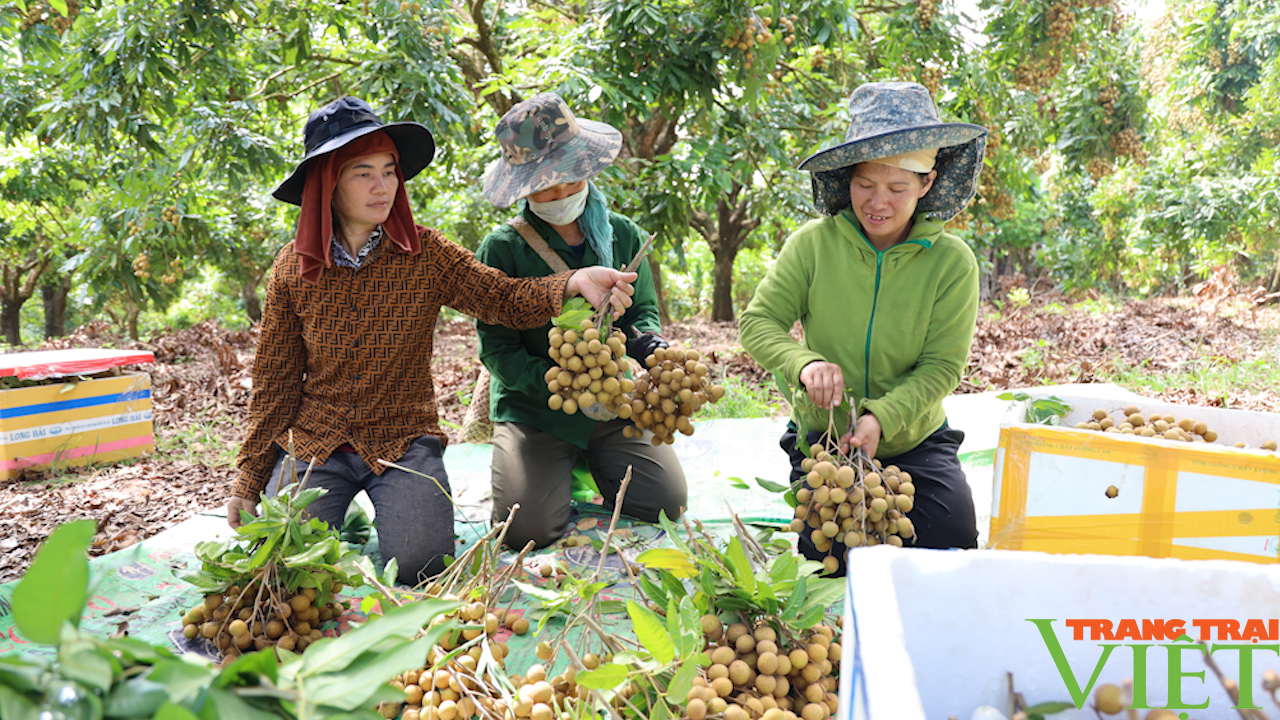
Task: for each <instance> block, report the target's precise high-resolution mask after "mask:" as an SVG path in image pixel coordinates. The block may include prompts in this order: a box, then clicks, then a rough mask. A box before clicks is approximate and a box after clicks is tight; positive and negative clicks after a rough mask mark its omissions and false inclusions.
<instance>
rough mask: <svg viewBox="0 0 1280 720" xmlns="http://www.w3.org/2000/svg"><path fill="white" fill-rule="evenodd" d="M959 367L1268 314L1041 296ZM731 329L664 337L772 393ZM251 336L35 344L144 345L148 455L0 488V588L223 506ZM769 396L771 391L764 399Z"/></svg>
mask: <svg viewBox="0 0 1280 720" xmlns="http://www.w3.org/2000/svg"><path fill="white" fill-rule="evenodd" d="M982 315H983V317H982V318H981V319H980V320H979V323H978V329H977V335H976V338H975V341H974V348H973V352H972V354H971V356H970V360H969V367H968V370H967V372H966V374H965V377H964V379H963V381H962V383H961V386H960V388H959V390H958V392H981V391H985V390H993V389H1002V388H1007V387H1023V386H1028V385H1043V384H1052V383H1066V382H1100V381H1106V380H1107V379H1108V378H1109V377H1110V376H1111V374H1112V373H1113V372H1114V371H1115V369H1116V368H1117V367H1134V366H1140V365H1143V364H1144V363H1145V364H1146V365H1145V370H1144V372H1147V373H1150V374H1152V375H1160V374H1168V373H1176V372H1178V371H1179V370H1181V369H1184V368H1187V367H1188V366H1189V364H1191V363H1195V362H1203V361H1205V360H1206V359H1209V358H1211V359H1216V361H1217V362H1220V363H1240V362H1248V361H1251V360H1254V359H1256V358H1258V357H1260V356H1267V354H1268V353H1270V352H1272V351H1271V349H1270V346H1271V345H1274V342H1275V333H1276V330H1277V328H1280V310H1277V309H1274V308H1263V309H1258V308H1256V307H1255V306H1252V305H1250V304H1248V303H1246V302H1244V301H1240V300H1228V301H1227V302H1219V303H1218V304H1213V303H1207V302H1204V300H1203V299H1195V300H1194V301H1193V300H1182V299H1176V300H1152V301H1141V302H1137V301H1129V302H1126V303H1123V304H1122V305H1119V306H1109V305H1107V304H1105V303H1101V302H1098V301H1093V302H1088V301H1086V302H1082V303H1075V304H1072V303H1068V302H1067V301H1065V300H1064V299H1062V298H1060V297H1055V296H1053V295H1052V294H1045V295H1043V296H1040V297H1031V298H1027V299H1026V300H1025V302H1024V303H1023V304H1022V305H1021V306H1018V307H1012V306H1010V305H1009V304H1006V305H1005V306H1004V307H1003V308H1001V309H999V310H997V309H996V308H994V307H986V308H984V309H983V313H982ZM737 335H738V332H737V326H736V324H734V323H712V322H708V321H704V320H695V321H690V322H682V323H676V324H674V325H672V326H671V327H669V328H668V329H667V336H668V338H669V339H670V340H672V341H674V342H677V343H679V344H682V345H686V346H689V347H695V348H698V349H700V350H702V351H704V353H706V354H707V356H708V357H709V358H710V364H711V365H712V368H713V372H714V373H719V374H721V375H737V376H740V377H741V378H742V379H743V380H745V381H749V382H751V383H755V384H759V385H762V386H765V387H772V385H773V383H772V381H771V380H770V379H769V378H768V377H767V375H766V373H765V372H764V370H763V369H762V368H760V367H759V366H758V365H756V363H755V362H754V361H753V360H752V359H751V358H750V357H749V356H748V355H747V354H746V353H745V352H743V351H742V348H741V346H740V345H739V344H738V340H737ZM254 343H255V335H254V333H253V332H251V331H243V332H233V331H227V330H224V329H222V328H219V327H218V326H216V325H214V324H212V323H204V324H201V325H197V326H195V327H192V328H189V329H186V330H180V331H174V332H166V333H162V334H159V335H158V336H156V337H153V338H151V339H150V341H148V342H141V343H131V342H128V341H124V340H122V339H121V338H119V337H117V336H114V335H112V334H110V332H109V331H108V329H107V328H106V326H105V325H102V324H96V325H90V326H86V327H83V328H80V329H79V330H77V331H76V332H75V333H74V334H73V335H72V336H70V337H67V338H61V339H59V340H57V341H52V342H49V343H46V344H45V345H43V346H42V347H41V349H54V348H65V347H130V348H136V349H145V350H151V351H152V352H154V353H155V355H156V362H155V364H154V365H153V366H150V367H148V368H147V370H148V371H149V372H150V374H151V379H152V402H153V405H154V419H155V433H156V441H157V452H156V453H155V454H153V455H151V456H149V457H146V458H143V459H141V460H138V461H134V462H131V463H126V464H122V465H117V466H112V467H98V468H90V469H81V470H65V471H61V472H56V473H47V474H33V475H29V476H28V477H26V478H23V479H20V480H13V481H8V482H0V582H7V581H10V580H14V579H17V578H18V577H19V576H20V575H21V573H22V572H23V571H24V570H25V569H26V567H27V565H28V564H29V563H30V559H31V556H32V553H33V552H34V551H35V549H36V547H37V546H38V545H39V543H40V542H41V541H42V540H43V539H44V538H45V537H46V536H48V534H49V533H50V532H51V531H52V529H53V528H54V527H55V526H57V525H58V524H60V523H63V522H66V521H68V520H72V519H75V518H80V517H92V518H94V519H95V520H97V522H98V535H97V537H96V538H95V541H94V547H93V550H92V552H93V553H94V554H104V553H108V552H113V551H116V550H121V549H124V548H126V547H129V546H130V545H132V544H134V543H136V542H138V541H140V540H143V539H145V538H147V537H150V536H152V535H155V534H156V533H158V532H160V531H162V530H164V529H166V528H169V527H172V526H173V525H175V524H177V523H179V522H181V521H182V520H184V519H186V518H188V517H191V516H192V515H193V514H195V513H196V512H198V511H199V510H201V509H204V508H209V507H213V506H217V505H221V504H223V502H225V498H226V497H227V495H228V493H229V490H230V487H231V485H232V483H233V480H234V477H235V471H234V466H233V458H234V451H235V449H236V448H237V447H238V445H239V443H240V441H241V439H242V437H243V434H244V430H245V426H246V422H247V418H248V405H249V397H250V388H251V382H250V368H251V365H252V360H253V349H254ZM435 347H436V357H435V359H434V362H433V367H434V371H435V382H436V396H437V403H438V406H439V409H440V415H441V423H442V425H443V427H444V428H445V430H446V431H447V432H449V433H450V435H451V436H454V438H455V439H456V433H457V431H458V429H459V428H460V426H461V423H462V420H463V417H464V415H465V413H466V410H467V403H469V402H470V399H471V393H472V390H473V388H474V385H475V379H476V376H477V373H478V371H479V368H480V364H479V361H478V360H477V359H476V337H475V332H474V330H473V327H472V324H471V323H470V322H469V321H467V320H465V319H455V320H446V319H442V320H441V322H440V323H439V325H438V326H437V329H436V345H435ZM775 392H776V391H775ZM1156 395H1157V396H1158V397H1160V398H1161V399H1163V400H1167V401H1170V402H1177V403H1184V404H1192V405H1222V404H1223V401H1224V399H1225V401H1226V404H1227V405H1229V406H1230V407H1233V408H1242V409H1255V410H1267V411H1275V410H1276V409H1277V408H1280V393H1277V392H1276V390H1275V389H1272V388H1247V387H1239V388H1231V389H1228V390H1227V391H1225V392H1223V391H1221V390H1219V391H1215V392H1208V391H1206V389H1205V388H1200V387H1189V386H1186V385H1177V386H1173V387H1171V389H1168V390H1165V391H1162V392H1160V393H1156Z"/></svg>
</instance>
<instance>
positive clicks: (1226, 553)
mask: <svg viewBox="0 0 1280 720" xmlns="http://www.w3.org/2000/svg"><path fill="white" fill-rule="evenodd" d="M1030 393H1031V394H1032V395H1033V396H1035V397H1045V396H1049V395H1054V396H1056V397H1058V398H1060V399H1062V400H1064V401H1066V402H1067V403H1068V404H1070V405H1072V406H1073V411H1072V412H1071V413H1070V414H1069V415H1068V416H1067V417H1066V418H1065V420H1064V425H1065V426H1064V427H1050V426H1045V425H1037V424H1029V423H1026V422H1024V420H1025V417H1026V416H1025V413H1026V405H1027V403H1015V404H1014V405H1013V407H1012V408H1011V410H1010V412H1009V414H1008V415H1007V416H1006V418H1005V422H1004V424H1003V425H1004V426H1003V427H1002V429H1001V433H1000V445H999V448H998V449H997V451H996V460H995V465H994V476H995V480H994V488H993V493H992V517H991V530H990V540H989V544H990V547H992V548H997V549H1008V550H1039V551H1044V552H1055V553H1101V554H1108V555H1145V556H1148V557H1173V558H1184V559H1226V560H1245V561H1249V562H1262V563H1275V562H1277V561H1280V457H1277V456H1276V454H1275V453H1274V452H1270V451H1264V450H1257V449H1254V450H1240V449H1236V448H1234V447H1231V444H1233V443H1235V442H1237V441H1241V442H1245V443H1247V444H1248V446H1249V447H1250V448H1258V447H1260V446H1261V445H1262V443H1263V442H1264V441H1265V440H1270V439H1280V415H1276V414H1272V413H1259V412H1247V411H1242V410H1224V409H1220V408H1209V407H1196V406H1185V405H1171V404H1167V403H1161V402H1157V401H1153V400H1151V399H1150V398H1144V397H1141V396H1138V395H1134V394H1132V393H1128V392H1125V391H1123V390H1119V389H1118V388H1115V386H1099V387H1093V388H1091V387H1090V386H1079V385H1077V386H1061V387H1058V388H1053V387H1048V388H1036V389H1035V390H1033V391H1030ZM1126 405H1136V406H1138V407H1139V408H1140V410H1141V412H1142V413H1143V415H1149V414H1151V413H1160V414H1170V415H1173V416H1175V417H1176V418H1178V419H1182V418H1184V417H1190V418H1194V419H1196V420H1201V421H1204V422H1205V423H1207V424H1208V426H1209V428H1210V429H1213V430H1216V431H1217V432H1218V439H1217V442H1216V443H1212V444H1211V443H1186V442H1175V441H1166V440H1160V439H1149V438H1143V437H1138V436H1135V435H1120V434H1116V433H1100V432H1096V431H1088V430H1075V429H1073V426H1074V425H1075V423H1076V422H1079V421H1082V420H1085V419H1092V413H1093V411H1094V409H1095V408H1102V409H1105V410H1108V411H1111V412H1112V417H1113V418H1119V417H1120V415H1121V414H1122V413H1121V412H1120V410H1121V408H1123V407H1124V406H1126ZM1116 421H1117V422H1119V420H1116ZM1109 487H1115V488H1116V491H1117V492H1118V495H1117V496H1116V497H1114V498H1111V497H1108V496H1107V490H1108V488H1109Z"/></svg>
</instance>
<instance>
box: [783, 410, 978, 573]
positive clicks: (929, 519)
mask: <svg viewBox="0 0 1280 720" xmlns="http://www.w3.org/2000/svg"><path fill="white" fill-rule="evenodd" d="M822 435H823V433H821V432H811V433H809V438H808V439H809V444H811V445H813V444H815V443H817V442H819V441H820V440H821V439H822ZM963 441H964V432H962V431H960V430H955V429H953V428H951V427H948V426H947V424H946V423H943V424H942V428H941V429H939V430H938V431H937V432H935V433H933V434H932V435H930V436H929V437H927V438H925V439H924V440H923V441H921V442H920V444H919V445H917V446H915V447H914V448H912V449H910V450H908V451H907V452H904V453H902V454H901V455H898V456H897V457H891V458H880V462H881V463H883V464H884V465H885V466H886V467H887V466H889V465H897V466H898V467H899V468H900V469H902V470H905V471H907V472H909V473H911V482H912V483H913V484H915V486H916V495H915V498H914V499H915V507H913V508H912V509H911V512H909V513H907V517H908V518H910V519H911V523H912V524H913V525H914V526H915V530H916V541H915V543H914V544H913V543H911V542H910V541H907V547H919V548H936V549H950V548H964V549H972V548H976V547H978V517H977V513H976V512H975V511H974V509H973V492H972V491H971V490H970V489H969V483H968V482H966V481H965V478H964V470H963V468H961V467H960V456H959V452H958V451H959V449H960V443H961V442H963ZM778 444H779V445H781V446H782V449H783V450H785V451H786V453H787V456H788V457H789V458H790V459H791V484H792V485H794V484H795V483H796V482H797V481H799V480H800V479H801V478H803V477H804V476H805V475H806V473H805V472H803V471H802V470H801V469H800V462H801V461H802V460H804V458H805V455H804V453H802V452H800V450H799V449H797V448H796V428H795V425H793V424H791V423H788V424H787V431H786V432H784V433H783V434H782V440H781V441H779V443H778ZM798 546H799V548H800V552H801V553H802V554H803V555H804V556H805V557H807V558H809V559H810V560H818V561H821V560H822V559H823V558H824V557H826V553H823V552H818V549H817V548H816V547H814V544H813V539H812V538H810V537H809V533H808V532H807V528H806V531H802V532H801V533H800V541H799V543H798ZM847 552H848V551H847V548H846V547H845V546H844V544H843V543H838V542H835V541H832V549H831V553H832V554H833V555H835V557H836V558H838V559H839V560H840V569H839V570H838V571H837V573H836V574H837V575H838V576H840V577H843V576H844V574H845V555H846V554H847Z"/></svg>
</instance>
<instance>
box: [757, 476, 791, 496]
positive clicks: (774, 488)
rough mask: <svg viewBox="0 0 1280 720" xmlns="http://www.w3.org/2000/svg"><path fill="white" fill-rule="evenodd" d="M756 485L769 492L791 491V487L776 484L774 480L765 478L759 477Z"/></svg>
mask: <svg viewBox="0 0 1280 720" xmlns="http://www.w3.org/2000/svg"><path fill="white" fill-rule="evenodd" d="M756 484H757V485H759V486H760V487H762V488H764V489H765V490H768V491H769V492H776V493H784V492H787V491H788V490H790V489H791V486H790V485H783V484H782V483H776V482H773V481H772V480H765V479H764V478H759V477H758V478H756Z"/></svg>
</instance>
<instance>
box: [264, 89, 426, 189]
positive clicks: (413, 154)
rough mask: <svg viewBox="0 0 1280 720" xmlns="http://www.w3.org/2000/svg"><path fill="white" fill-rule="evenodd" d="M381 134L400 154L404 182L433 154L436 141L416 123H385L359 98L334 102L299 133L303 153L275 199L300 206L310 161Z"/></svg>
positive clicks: (313, 114)
mask: <svg viewBox="0 0 1280 720" xmlns="http://www.w3.org/2000/svg"><path fill="white" fill-rule="evenodd" d="M379 130H381V131H383V132H385V133H386V134H387V135H388V136H390V137H391V140H392V142H394V143H395V144H396V150H398V151H399V153H400V157H399V159H398V160H399V165H400V173H401V174H402V175H404V179H405V180H409V179H410V178H412V177H413V176H415V175H417V174H418V173H420V172H422V169H423V168H425V167H426V166H427V165H429V164H431V158H433V157H435V154H436V141H435V138H433V137H432V136H431V131H430V130H428V129H427V128H426V126H425V125H421V124H419V123H415V122H395V123H384V122H382V118H380V117H378V114H377V113H375V112H374V111H373V108H371V107H369V104H368V103H366V102H365V101H363V100H361V99H360V98H354V97H344V98H339V99H337V100H334V101H333V102H331V103H329V104H328V105H325V106H324V107H322V108H320V109H319V110H316V111H315V112H313V113H311V117H309V118H307V125H306V127H305V128H303V130H302V142H303V146H304V148H305V150H306V153H305V154H304V155H303V156H302V161H301V162H299V163H298V166H297V167H296V168H294V169H293V174H292V175H290V176H289V177H288V179H286V180H285V181H284V182H282V183H280V186H279V187H277V188H276V189H275V192H273V193H271V195H272V196H273V197H275V199H277V200H283V201H284V202H287V203H290V204H292V205H301V204H302V188H303V186H304V185H306V183H307V166H308V165H310V164H311V161H312V160H315V159H316V158H318V157H320V156H322V155H327V154H329V153H331V152H333V151H334V150H337V149H338V148H340V147H342V146H343V145H346V144H347V143H349V142H351V141H352V140H355V139H356V138H359V137H364V136H365V135H368V134H369V133H372V132H377V131H379Z"/></svg>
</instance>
